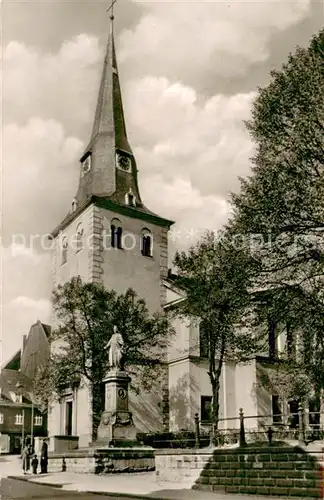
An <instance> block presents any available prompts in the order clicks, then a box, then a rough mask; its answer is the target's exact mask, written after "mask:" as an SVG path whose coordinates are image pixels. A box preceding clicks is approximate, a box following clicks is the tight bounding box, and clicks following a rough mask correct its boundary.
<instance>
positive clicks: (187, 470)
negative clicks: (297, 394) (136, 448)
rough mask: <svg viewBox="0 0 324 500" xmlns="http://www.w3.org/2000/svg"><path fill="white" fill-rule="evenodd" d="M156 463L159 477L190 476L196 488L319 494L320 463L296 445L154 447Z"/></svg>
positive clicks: (173, 479)
mask: <svg viewBox="0 0 324 500" xmlns="http://www.w3.org/2000/svg"><path fill="white" fill-rule="evenodd" d="M155 465H156V474H157V477H158V478H159V480H164V481H165V480H167V481H168V480H169V481H179V480H180V479H182V480H183V479H187V480H191V481H192V483H195V484H194V485H193V489H196V490H202V491H219V492H225V493H240V494H251V495H256V494H257V495H271V496H278V497H279V498H283V497H286V496H294V497H302V498H321V491H320V490H321V472H320V471H321V465H320V463H319V462H318V461H317V460H316V458H315V456H313V455H312V454H309V453H308V454H307V453H305V452H304V451H303V450H302V449H300V448H298V447H296V448H292V447H285V448H283V447H278V448H277V447H274V446H273V447H267V448H266V447H265V448H255V447H254V448H253V447H247V448H241V449H240V448H236V449H232V450H216V451H214V452H212V451H204V452H203V451H202V450H188V451H186V452H184V451H183V450H173V451H170V450H156V452H155Z"/></svg>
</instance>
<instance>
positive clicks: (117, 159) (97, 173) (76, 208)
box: [52, 16, 173, 236]
mask: <svg viewBox="0 0 324 500" xmlns="http://www.w3.org/2000/svg"><path fill="white" fill-rule="evenodd" d="M110 20H111V22H110V29H109V35H108V41H107V46H106V53H105V59H104V63H103V68H102V75H101V81H100V87H99V91H98V98H97V105H96V110H95V116H94V121H93V126H92V132H91V136H90V140H89V142H88V145H87V147H86V148H85V150H84V153H83V155H82V157H81V159H80V162H81V168H80V179H79V186H78V190H77V194H76V197H75V200H74V201H73V207H72V212H70V213H69V214H68V215H67V216H66V217H65V219H64V220H63V221H62V222H61V224H59V225H58V226H57V227H56V228H55V230H54V231H53V232H52V235H53V236H55V235H56V234H58V232H59V231H60V230H62V229H63V228H64V227H66V226H67V225H68V224H69V223H70V222H71V221H72V220H73V219H74V217H76V216H77V215H78V214H79V213H81V212H82V211H83V210H84V209H85V208H86V207H87V206H88V205H89V204H91V203H95V204H97V205H98V206H101V207H105V208H107V209H109V210H113V211H115V212H117V213H125V214H126V215H128V216H130V217H133V218H139V219H145V220H150V221H151V222H153V223H155V224H157V225H161V226H166V227H169V226H170V225H172V224H173V222H172V221H169V220H167V219H164V218H162V217H159V216H158V215H156V214H155V213H153V212H151V211H150V210H149V209H148V208H147V207H145V205H144V204H143V203H142V200H141V196H140V192H139V187H138V179H137V173H138V170H137V165H136V160H135V157H134V154H133V151H132V149H131V147H130V145H129V142H128V139H127V133H126V125H125V117H124V109H123V102H122V94H121V86H120V80H119V74H118V67H117V58H116V49H115V42H114V28H113V16H111V17H110Z"/></svg>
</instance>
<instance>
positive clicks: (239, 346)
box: [174, 233, 258, 441]
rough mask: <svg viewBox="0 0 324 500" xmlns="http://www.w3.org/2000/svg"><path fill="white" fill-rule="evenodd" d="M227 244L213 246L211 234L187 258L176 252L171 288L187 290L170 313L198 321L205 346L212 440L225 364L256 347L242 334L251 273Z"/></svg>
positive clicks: (243, 358)
mask: <svg viewBox="0 0 324 500" xmlns="http://www.w3.org/2000/svg"><path fill="white" fill-rule="evenodd" d="M228 243H229V242H228V241H226V238H224V239H223V240H220V241H218V240H217V239H216V238H215V235H214V234H213V233H206V235H205V236H204V237H203V238H202V239H201V241H199V242H198V244H197V245H195V246H192V247H191V248H190V249H189V250H188V252H187V253H185V252H182V253H177V254H176V256H175V259H174V264H175V266H176V268H177V275H176V278H175V283H176V284H178V285H179V286H181V287H182V288H184V289H185V291H186V300H185V301H182V302H181V303H180V304H179V306H178V307H177V308H176V310H175V311H174V314H175V315H176V316H178V317H182V318H185V319H188V318H189V319H190V320H191V321H192V322H199V323H200V325H201V327H202V328H203V331H204V339H205V342H206V344H207V345H208V362H209V367H208V375H209V378H210V383H211V386H212V392H213V399H212V422H213V440H214V441H215V440H216V437H217V428H218V420H219V391H220V377H221V373H222V368H223V365H224V361H226V360H228V361H235V362H239V361H241V362H243V361H248V360H249V359H250V356H251V355H252V354H253V353H254V352H255V350H256V347H257V344H258V342H257V339H255V338H254V339H252V337H251V335H250V334H249V332H247V331H245V330H244V322H245V321H246V319H247V316H248V315H247V312H248V311H249V304H250V293H249V289H250V288H251V286H252V276H253V273H254V270H253V267H251V261H250V260H248V259H246V255H245V253H244V252H242V251H235V250H234V249H233V247H231V246H230V245H228Z"/></svg>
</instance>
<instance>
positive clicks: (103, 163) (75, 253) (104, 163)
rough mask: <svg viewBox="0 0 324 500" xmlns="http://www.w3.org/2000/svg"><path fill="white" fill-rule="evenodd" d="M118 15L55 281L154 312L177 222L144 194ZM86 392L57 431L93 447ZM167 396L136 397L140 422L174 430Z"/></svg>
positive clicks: (59, 239)
mask: <svg viewBox="0 0 324 500" xmlns="http://www.w3.org/2000/svg"><path fill="white" fill-rule="evenodd" d="M110 19H111V23H110V32H109V36H108V43H107V48H106V54H105V59H104V64H103V70H102V77H101V83H100V88H99V92H98V99H97V105H96V111H95V116H94V121H93V127H92V132H91V135H90V140H89V142H88V144H87V146H86V148H85V150H84V153H83V155H82V157H81V158H80V176H79V185H78V188H77V192H76V196H75V198H74V199H73V201H72V203H71V210H70V213H69V214H68V215H67V216H66V217H65V219H64V220H63V221H62V222H61V224H59V225H58V226H57V227H56V229H55V230H54V231H53V232H52V238H53V240H54V252H53V253H54V258H53V285H54V287H56V286H58V285H59V284H63V283H65V282H66V281H69V280H70V279H71V278H72V277H73V276H77V275H80V276H81V278H82V279H83V280H84V281H91V282H97V283H101V284H103V285H104V286H105V287H106V288H107V289H113V290H115V291H116V292H117V293H124V292H125V291H126V290H127V289H128V288H132V289H133V290H135V291H136V293H137V294H138V296H139V297H141V298H143V299H144V300H145V301H146V304H147V307H148V308H149V310H150V311H151V312H152V313H153V312H155V311H158V310H160V309H161V307H162V306H163V304H164V302H165V288H164V285H163V280H164V279H165V278H166V277H167V266H168V245H167V233H168V230H169V228H170V226H171V225H172V224H173V222H172V221H169V220H167V219H164V218H162V217H160V216H158V215H156V214H154V213H153V212H151V211H150V210H149V209H148V208H147V207H146V206H145V205H144V204H143V201H142V199H141V196H140V190H139V185H138V170H137V165H136V160H135V157H134V154H133V151H132V149H131V147H130V144H129V142H128V139H127V133H126V125H125V118H124V110H123V103H122V95H121V87H120V81H119V74H118V68H117V60H116V52H115V44H114V33H113V16H111V18H110ZM166 382H167V381H166ZM165 385H167V383H166V384H165ZM81 392H82V391H79V394H77V395H73V394H72V396H69V398H71V397H72V400H73V401H74V403H73V410H71V404H70V400H69V401H68V400H67V403H68V404H69V405H70V406H68V407H67V408H70V409H68V410H66V408H61V409H58V408H56V409H54V413H55V412H56V417H57V418H55V417H54V418H52V419H51V420H52V421H53V422H54V421H55V420H56V421H57V422H58V421H60V424H59V428H56V429H50V432H51V434H52V435H53V433H55V434H58V435H62V434H65V433H66V432H70V433H72V434H73V435H79V444H81V445H86V441H87V437H88V434H89V433H90V429H89V425H90V424H89V417H88V416H87V415H88V412H87V411H86V410H85V408H84V405H85V404H86V403H87V401H88V396H86V395H85V394H83V393H82V394H81ZM162 392H163V391H162ZM159 397H160V398H161V389H160V395H159ZM77 399H78V403H76V400H77ZM162 399H163V400H164V401H163V400H162V401H156V404H155V403H152V404H149V406H150V408H148V407H147V404H146V399H143V401H142V402H141V401H138V400H136V401H135V400H134V402H133V403H134V405H133V407H132V401H130V406H131V410H132V411H133V414H134V421H135V424H136V425H137V427H139V428H140V429H141V428H142V429H143V430H145V431H146V432H148V431H149V430H150V429H151V430H158V429H163V428H166V427H167V424H168V411H167V395H166V393H165V394H164V396H163V398H162ZM147 403H148V401H147ZM61 404H62V403H61ZM63 404H64V401H63ZM80 405H81V406H82V408H81V406H80ZM80 408H81V409H80ZM153 408H154V410H153ZM163 408H165V411H163ZM150 410H152V412H151V413H152V415H151V417H150V416H149V413H150ZM67 411H68V412H70V413H69V414H67V413H66V412H67ZM58 412H59V413H58ZM67 420H68V422H67ZM54 425H55V424H54ZM56 426H58V424H56Z"/></svg>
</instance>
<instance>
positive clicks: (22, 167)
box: [2, 118, 82, 244]
mask: <svg viewBox="0 0 324 500" xmlns="http://www.w3.org/2000/svg"><path fill="white" fill-rule="evenodd" d="M2 141H3V159H2V161H3V181H2V182H3V205H2V209H3V230H4V234H3V237H4V238H5V240H6V242H7V244H8V243H11V242H12V241H13V238H14V237H15V235H16V241H17V242H18V243H19V242H21V241H19V237H17V235H18V234H23V235H28V236H29V235H36V234H39V235H43V234H46V233H48V232H50V231H51V230H53V229H54V227H55V226H56V225H57V224H58V223H59V222H60V219H62V217H63V216H65V215H66V211H67V209H68V208H69V204H70V202H71V201H72V197H73V196H74V193H72V190H75V189H76V182H77V175H78V162H77V159H78V155H80V153H81V151H82V143H81V141H80V140H78V139H77V138H74V137H66V135H65V131H64V129H63V127H62V125H61V124H60V123H58V122H56V121H54V120H46V121H44V120H41V119H39V118H30V119H29V120H28V122H27V123H26V124H25V125H24V126H19V125H16V124H12V125H6V126H4V127H3V133H2ZM22 242H23V243H24V241H22Z"/></svg>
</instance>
